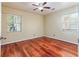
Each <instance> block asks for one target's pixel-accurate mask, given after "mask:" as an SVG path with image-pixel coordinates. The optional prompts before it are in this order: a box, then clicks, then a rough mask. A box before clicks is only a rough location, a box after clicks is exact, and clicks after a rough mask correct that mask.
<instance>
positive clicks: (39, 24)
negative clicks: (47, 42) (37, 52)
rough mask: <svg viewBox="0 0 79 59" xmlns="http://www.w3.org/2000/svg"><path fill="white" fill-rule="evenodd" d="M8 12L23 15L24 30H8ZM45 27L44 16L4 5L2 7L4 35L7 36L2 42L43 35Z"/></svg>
mask: <svg viewBox="0 0 79 59" xmlns="http://www.w3.org/2000/svg"><path fill="white" fill-rule="evenodd" d="M8 14H16V15H21V16H22V32H8V31H7V15H8ZM43 28H44V27H43V16H41V15H38V14H33V13H29V12H25V11H22V10H17V9H12V8H8V7H4V6H3V7H2V35H3V36H6V37H7V39H6V40H2V42H1V43H2V44H7V43H13V42H17V41H22V40H26V39H31V38H36V37H41V36H43V34H44V29H43Z"/></svg>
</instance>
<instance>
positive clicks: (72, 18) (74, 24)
mask: <svg viewBox="0 0 79 59" xmlns="http://www.w3.org/2000/svg"><path fill="white" fill-rule="evenodd" d="M63 28H64V30H78V29H79V19H78V13H71V14H67V15H64V22H63Z"/></svg>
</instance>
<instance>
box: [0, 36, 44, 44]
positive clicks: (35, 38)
mask: <svg viewBox="0 0 79 59" xmlns="http://www.w3.org/2000/svg"><path fill="white" fill-rule="evenodd" d="M40 37H44V36H38V37H32V38H27V39H26V38H25V39H22V40H17V41H12V42H7V43H1V45H6V44H11V43H16V42H22V41H25V40H32V39H36V38H40Z"/></svg>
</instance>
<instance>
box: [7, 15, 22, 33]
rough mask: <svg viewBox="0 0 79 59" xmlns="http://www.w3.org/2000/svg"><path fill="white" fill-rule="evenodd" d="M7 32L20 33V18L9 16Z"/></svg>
mask: <svg viewBox="0 0 79 59" xmlns="http://www.w3.org/2000/svg"><path fill="white" fill-rule="evenodd" d="M8 31H9V32H19V31H21V16H17V15H9V18H8Z"/></svg>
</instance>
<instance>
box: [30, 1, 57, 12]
mask: <svg viewBox="0 0 79 59" xmlns="http://www.w3.org/2000/svg"><path fill="white" fill-rule="evenodd" d="M46 4H47V2H43V3H37V4H32V5H33V6H35V7H36V8H35V9H33V10H34V11H35V10H37V9H39V10H40V11H41V12H43V11H44V9H51V10H54V9H55V8H51V7H48V6H45V5H46Z"/></svg>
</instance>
